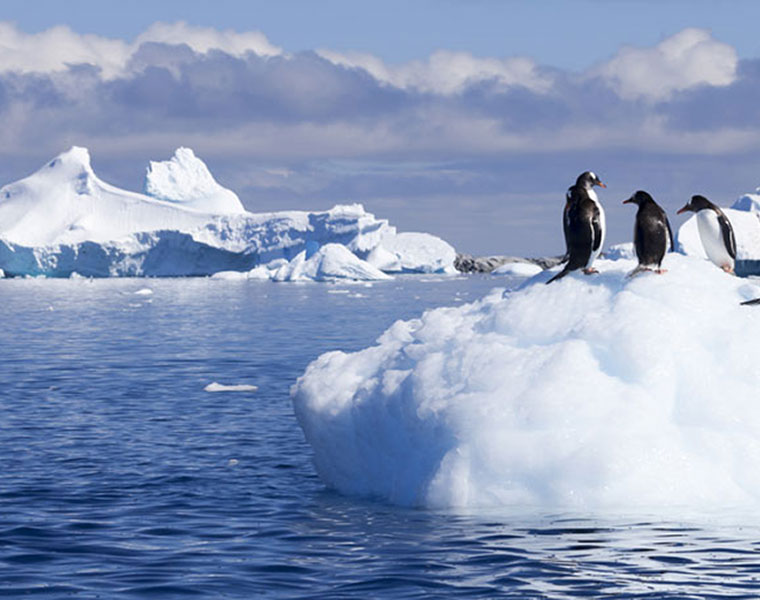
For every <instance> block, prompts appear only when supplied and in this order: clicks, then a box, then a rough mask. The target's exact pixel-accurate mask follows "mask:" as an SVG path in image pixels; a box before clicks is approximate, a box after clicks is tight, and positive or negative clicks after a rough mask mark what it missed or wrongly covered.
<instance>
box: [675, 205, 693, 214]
mask: <svg viewBox="0 0 760 600" xmlns="http://www.w3.org/2000/svg"><path fill="white" fill-rule="evenodd" d="M690 210H691V207H690V206H689V205H688V204H687V205H686V206H684V207H683V208H681V209H679V210H678V211H676V214H677V215H680V214H681V213H685V212H688V211H690Z"/></svg>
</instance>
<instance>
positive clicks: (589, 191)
mask: <svg viewBox="0 0 760 600" xmlns="http://www.w3.org/2000/svg"><path fill="white" fill-rule="evenodd" d="M595 185H598V186H599V187H603V188H606V187H607V186H606V185H604V184H603V183H602V182H601V180H600V179H599V178H598V177H597V176H596V174H595V173H594V172H592V171H586V172H585V173H581V174H580V175H579V176H578V179H577V180H576V182H575V185H573V186H570V189H568V190H567V196H566V202H565V211H564V214H563V219H562V226H563V229H564V232H565V244H566V245H567V263H566V264H565V266H564V268H563V269H562V270H561V271H560V272H559V273H557V274H556V275H555V276H554V277H552V278H551V279H550V280H549V281H547V282H546V283H551V282H552V281H556V280H557V279H561V278H562V277H564V276H565V275H567V274H568V273H569V272H570V271H575V270H576V269H583V272H584V273H585V274H586V275H591V274H592V273H598V271H597V270H596V269H594V268H593V267H592V266H591V265H592V264H593V263H594V260H595V259H596V258H597V257H598V256H599V254H600V253H601V252H602V244H604V234H605V230H606V223H605V219H604V209H603V208H602V205H601V203H600V202H599V198H597V197H596V192H595V191H594V186H595Z"/></svg>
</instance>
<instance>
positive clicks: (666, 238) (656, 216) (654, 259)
mask: <svg viewBox="0 0 760 600" xmlns="http://www.w3.org/2000/svg"><path fill="white" fill-rule="evenodd" d="M623 204H636V205H637V206H638V207H639V209H638V210H637V211H636V224H635V225H634V226H633V246H634V248H635V249H636V256H637V257H638V259H639V264H638V266H637V267H636V268H635V269H634V270H633V271H631V273H630V274H629V275H628V276H629V277H633V276H634V275H636V274H637V273H640V272H641V271H654V272H655V273H665V270H664V269H662V268H661V267H660V265H661V264H662V259H663V257H664V256H665V252H667V251H668V248H670V249H671V250H672V249H673V230H672V229H671V228H670V222H669V221H668V216H667V215H666V214H665V211H664V210H662V208H661V207H660V205H659V204H657V202H655V201H654V198H652V196H650V195H649V194H648V193H647V192H645V191H643V190H639V191H637V192H636V193H634V194H633V196H631V197H630V198H628V200H623Z"/></svg>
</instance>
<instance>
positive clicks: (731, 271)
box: [720, 265, 735, 275]
mask: <svg viewBox="0 0 760 600" xmlns="http://www.w3.org/2000/svg"><path fill="white" fill-rule="evenodd" d="M720 268H721V269H723V271H724V272H726V273H728V274H729V275H735V273H734V268H733V267H732V266H731V265H721V266H720Z"/></svg>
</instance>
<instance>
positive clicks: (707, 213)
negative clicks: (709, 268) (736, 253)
mask: <svg viewBox="0 0 760 600" xmlns="http://www.w3.org/2000/svg"><path fill="white" fill-rule="evenodd" d="M697 229H698V230H699V238H700V239H701V240H702V246H703V247H704V249H705V254H707V258H709V259H710V260H711V261H712V262H713V263H715V264H716V265H717V266H719V267H723V265H730V266H731V267H733V266H734V259H733V258H731V255H730V254H729V253H728V250H727V249H726V243H725V242H724V241H723V233H722V232H721V229H720V223H719V222H718V215H716V214H715V211H712V210H710V209H703V210H700V211H699V212H698V213H697Z"/></svg>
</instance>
